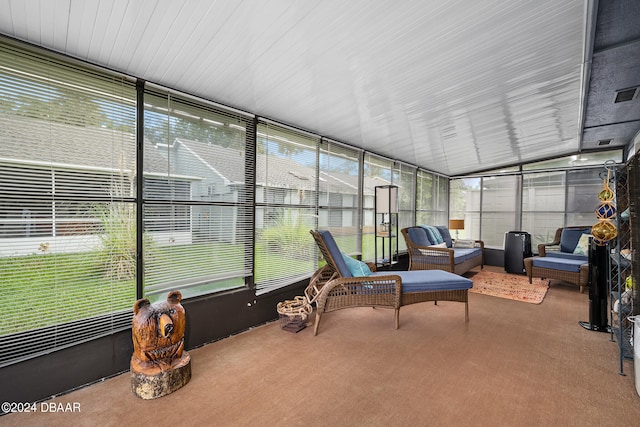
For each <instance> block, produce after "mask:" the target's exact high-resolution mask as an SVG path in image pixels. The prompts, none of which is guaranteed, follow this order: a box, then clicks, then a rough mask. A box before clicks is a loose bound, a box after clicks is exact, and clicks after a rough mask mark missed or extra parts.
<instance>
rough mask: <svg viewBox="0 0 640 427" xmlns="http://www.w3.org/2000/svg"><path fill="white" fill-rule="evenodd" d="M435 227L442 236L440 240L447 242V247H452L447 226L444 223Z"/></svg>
mask: <svg viewBox="0 0 640 427" xmlns="http://www.w3.org/2000/svg"><path fill="white" fill-rule="evenodd" d="M436 228H437V229H438V231H439V232H440V235H441V236H442V240H444V242H445V243H446V244H447V247H448V248H451V247H453V240H452V239H451V233H450V232H449V228H448V227H447V226H444V225H436Z"/></svg>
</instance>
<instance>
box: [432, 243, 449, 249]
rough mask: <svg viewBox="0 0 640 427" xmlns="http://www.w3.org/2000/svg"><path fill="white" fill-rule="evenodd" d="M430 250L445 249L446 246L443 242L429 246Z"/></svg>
mask: <svg viewBox="0 0 640 427" xmlns="http://www.w3.org/2000/svg"><path fill="white" fill-rule="evenodd" d="M431 247H432V248H445V249H446V248H447V244H446V243H445V242H442V243H438V244H437V245H431Z"/></svg>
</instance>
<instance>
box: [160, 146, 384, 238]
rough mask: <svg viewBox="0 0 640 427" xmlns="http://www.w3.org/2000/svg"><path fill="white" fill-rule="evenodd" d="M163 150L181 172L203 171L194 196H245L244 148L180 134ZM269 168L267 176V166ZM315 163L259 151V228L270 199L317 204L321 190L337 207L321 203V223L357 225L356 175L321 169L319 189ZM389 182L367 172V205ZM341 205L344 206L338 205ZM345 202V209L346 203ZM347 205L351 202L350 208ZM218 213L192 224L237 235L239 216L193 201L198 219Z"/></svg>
mask: <svg viewBox="0 0 640 427" xmlns="http://www.w3.org/2000/svg"><path fill="white" fill-rule="evenodd" d="M165 147H166V146H164V147H162V148H161V149H160V152H161V153H162V155H163V156H167V157H170V158H171V165H172V169H173V170H175V171H176V173H179V174H191V175H197V176H201V177H203V178H202V180H200V181H198V182H194V183H193V184H192V191H193V194H194V199H196V200H213V201H221V202H225V201H226V202H238V201H240V200H241V199H242V197H244V189H245V177H244V167H245V161H246V159H245V151H244V150H238V149H234V148H227V147H222V146H219V145H215V144H209V143H206V142H197V141H190V140H186V139H183V138H178V139H176V140H175V141H174V143H173V144H172V145H171V146H170V147H168V148H170V149H169V150H167V149H165ZM267 166H268V168H269V177H268V178H267V176H266V175H267V173H266V167H267ZM315 175H316V170H315V167H310V166H305V165H303V164H301V163H300V162H298V161H297V160H294V159H291V158H288V157H285V156H280V155H269V156H268V157H267V155H266V154H262V153H258V154H257V155H256V189H255V191H256V204H257V205H258V206H257V207H256V216H255V221H256V228H257V229H262V228H263V227H264V226H265V224H266V223H268V221H269V220H270V218H267V217H266V216H265V209H264V208H263V207H262V206H261V205H263V204H266V205H307V206H314V204H315V197H316V192H317V191H319V200H320V202H319V205H320V206H325V207H326V206H331V207H334V208H336V209H333V210H332V209H322V210H321V212H320V223H321V224H331V225H332V227H334V228H339V227H345V228H352V227H355V226H356V225H357V206H358V200H357V197H358V177H357V176H356V175H349V174H345V173H337V172H326V171H321V172H320V179H319V188H318V189H316V187H315V183H316V179H315ZM386 184H388V182H382V181H380V180H374V179H369V178H365V183H364V186H365V189H364V190H365V194H370V195H367V196H365V197H366V198H370V199H371V200H370V201H366V202H365V205H371V206H373V193H374V187H375V186H376V185H386ZM338 208H340V209H338ZM345 208H347V209H345ZM348 208H353V209H352V210H350V209H348ZM207 215H208V216H209V217H215V216H219V217H220V218H221V219H220V220H219V221H213V222H211V221H209V222H198V224H197V225H196V224H194V234H200V235H207V236H211V237H215V238H216V239H220V240H225V241H233V234H234V233H235V229H236V227H235V226H234V221H235V220H237V218H238V216H237V215H233V214H232V213H231V212H229V210H228V209H227V210H226V211H225V209H223V208H220V207H206V206H194V219H195V218H200V217H202V216H207Z"/></svg>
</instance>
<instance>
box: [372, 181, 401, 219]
mask: <svg viewBox="0 0 640 427" xmlns="http://www.w3.org/2000/svg"><path fill="white" fill-rule="evenodd" d="M375 190H376V212H377V213H385V214H387V213H398V187H396V186H395V185H381V186H378V187H376V188H375Z"/></svg>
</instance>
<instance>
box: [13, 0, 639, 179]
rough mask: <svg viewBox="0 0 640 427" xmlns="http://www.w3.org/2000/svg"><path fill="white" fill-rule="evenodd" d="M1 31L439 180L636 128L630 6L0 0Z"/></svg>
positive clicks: (635, 39) (553, 0) (635, 34)
mask: <svg viewBox="0 0 640 427" xmlns="http://www.w3.org/2000/svg"><path fill="white" fill-rule="evenodd" d="M596 18H597V19H596ZM0 33H2V34H5V35H7V36H10V37H13V38H16V39H20V40H25V41H28V42H30V43H33V44H36V45H40V46H43V47H46V48H49V49H52V50H54V51H58V52H62V53H64V54H66V55H69V56H72V57H75V58H79V59H82V60H86V61H88V62H91V63H94V64H98V65H101V66H105V67H108V68H110V69H113V70H116V71H120V72H124V73H126V74H129V75H131V76H134V77H139V78H142V79H145V80H147V81H151V82H154V83H158V84H161V85H164V86H168V87H170V88H174V89H177V90H181V91H185V92H187V93H190V94H193V95H197V96H200V97H203V98H206V99H209V100H212V101H216V102H218V103H222V104H225V105H229V106H232V107H235V108H238V109H241V110H245V111H248V112H251V113H254V114H256V115H258V116H263V117H266V118H269V119H272V120H276V121H280V122H283V123H286V124H290V125H293V126H296V127H299V128H302V129H304V130H307V131H310V132H314V133H318V134H319V135H322V136H325V137H328V138H332V139H335V140H338V141H342V142H346V143H348V144H351V145H354V146H357V147H361V148H364V149H367V150H370V151H373V152H375V153H379V154H382V155H385V156H388V157H390V158H392V159H397V160H400V161H404V162H407V163H410V164H413V165H417V166H420V167H423V168H426V169H429V170H433V171H437V172H441V173H444V174H447V175H459V174H464V173H469V172H475V171H480V170H487V169H491V168H497V167H502V166H507V165H513V164H517V163H520V162H528V161H534V160H540V159H545V158H550V157H554V156H559V155H563V154H574V153H578V152H580V151H583V150H590V149H602V148H611V147H622V146H625V145H627V144H628V143H629V141H630V140H631V139H632V138H633V137H634V135H635V134H636V133H637V132H638V130H639V129H640V97H638V96H637V95H634V93H631V94H630V95H631V96H630V97H631V100H630V101H627V102H623V103H614V100H615V98H616V91H617V90H620V89H629V88H634V87H636V86H638V85H640V2H637V1H635V0H611V1H600V2H599V5H598V2H597V0H593V1H591V0H563V1H557V0H536V1H530V0H523V1H516V0H448V1H446V2H445V1H441V0H403V1H397V0H349V1H344V0H305V1H300V0H271V1H254V0H244V1H240V0H218V1H198V0H184V1H177V0H141V1H134V0H87V1H84V0H51V1H44V0H42V1H41V0H0ZM0 65H1V64H0ZM628 95H629V93H627V96H628Z"/></svg>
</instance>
